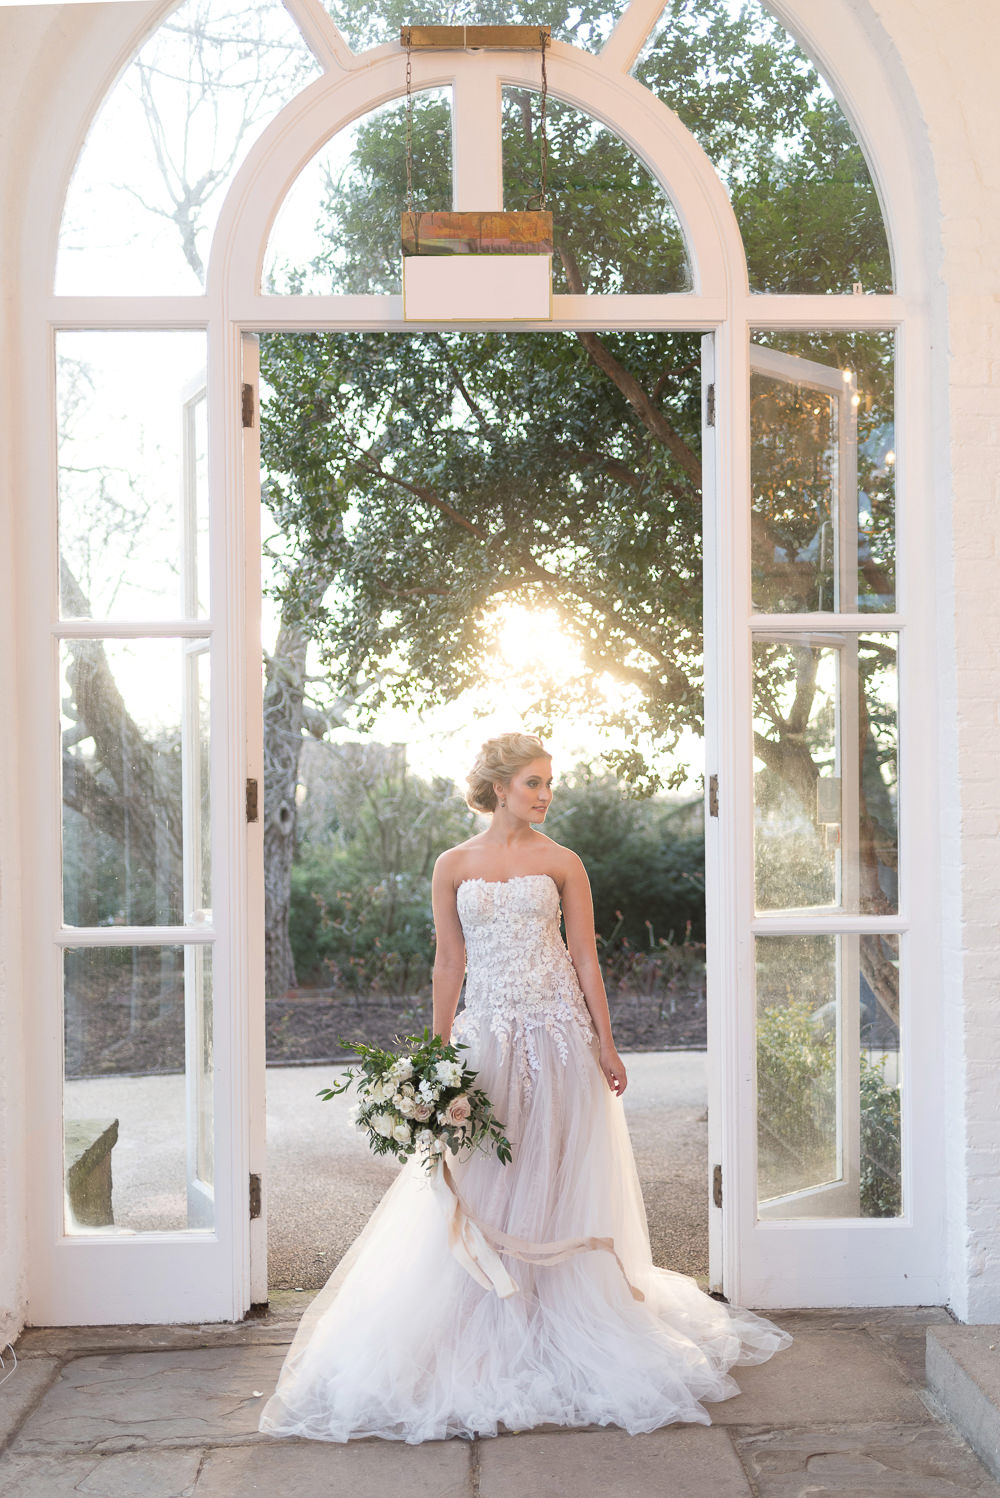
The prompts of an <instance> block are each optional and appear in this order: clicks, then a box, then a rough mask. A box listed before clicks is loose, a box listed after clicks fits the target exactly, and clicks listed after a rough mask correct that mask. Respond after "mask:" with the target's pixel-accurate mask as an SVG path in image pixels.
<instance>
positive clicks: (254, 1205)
mask: <svg viewBox="0 0 1000 1498" xmlns="http://www.w3.org/2000/svg"><path fill="white" fill-rule="evenodd" d="M259 1216H260V1176H258V1175H251V1176H250V1221H251V1222H255V1221H256V1219H257V1218H258V1217H259Z"/></svg>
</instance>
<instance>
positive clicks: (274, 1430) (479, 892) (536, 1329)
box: [260, 733, 791, 1442]
mask: <svg viewBox="0 0 1000 1498" xmlns="http://www.w3.org/2000/svg"><path fill="white" fill-rule="evenodd" d="M551 769H552V766H551V759H550V757H549V755H548V753H547V752H546V750H545V747H544V745H543V744H542V743H541V741H540V740H539V739H537V738H535V737H534V736H532V735H530V734H521V733H508V734H502V735H500V737H498V738H494V739H490V740H489V741H488V742H487V743H485V744H484V745H483V747H482V751H481V753H480V755H479V758H478V759H477V761H476V764H475V766H474V768H473V770H472V773H471V774H470V775H469V777H468V782H469V792H468V797H467V799H468V802H469V805H470V806H472V807H473V808H474V809H475V810H477V811H483V812H488V813H491V814H492V821H491V824H490V826H489V828H488V829H487V830H486V831H485V832H482V833H480V834H479V835H478V836H477V837H472V838H470V839H469V840H468V842H465V843H461V844H460V845H459V846H458V847H456V848H452V849H450V850H449V851H448V852H447V853H443V854H442V855H441V857H440V858H439V859H438V861H437V865H436V867H435V870H434V881H433V902H434V923H435V929H436V933H437V950H436V957H435V962H434V1029H435V1032H436V1033H437V1034H439V1035H441V1037H442V1038H443V1039H444V1040H445V1041H447V1040H449V1039H453V1040H454V1041H456V1042H459V1041H460V1042H462V1044H464V1045H466V1046H468V1047H469V1049H468V1052H467V1053H463V1057H464V1059H465V1060H466V1062H467V1064H468V1065H469V1066H471V1067H472V1068H474V1069H475V1070H477V1071H478V1073H479V1076H478V1079H477V1086H479V1087H481V1088H482V1089H483V1090H484V1091H485V1092H486V1093H487V1095H488V1096H489V1098H490V1099H491V1101H492V1103H493V1106H494V1109H495V1111H496V1114H497V1116H498V1117H499V1119H500V1121H501V1122H502V1123H503V1125H504V1129H505V1133H506V1134H507V1137H508V1138H509V1139H510V1141H511V1144H512V1146H513V1160H512V1162H511V1163H510V1164H509V1165H503V1164H501V1163H500V1162H499V1161H498V1160H497V1158H496V1156H495V1155H493V1154H486V1153H482V1152H476V1153H473V1154H472V1155H471V1156H470V1157H468V1158H458V1159H455V1158H454V1157H453V1158H452V1160H451V1162H450V1164H451V1170H450V1176H449V1178H448V1184H447V1185H443V1184H442V1181H441V1179H436V1180H433V1181H432V1180H431V1179H430V1178H429V1177H428V1174H427V1172H426V1171H425V1169H424V1168H423V1165H422V1163H421V1162H420V1160H419V1159H418V1158H416V1157H413V1158H411V1159H410V1160H409V1161H408V1162H407V1163H406V1165H405V1166H404V1167H403V1169H402V1170H401V1172H400V1174H399V1177H398V1179H397V1180H396V1181H395V1182H394V1184H393V1185H392V1186H391V1187H390V1188H389V1190H388V1191H387V1192H386V1194H385V1196H384V1197H383V1198H382V1201H381V1202H380V1203H379V1205H378V1207H377V1208H376V1210H375V1212H374V1213H373V1214H372V1216H371V1218H370V1220H369V1222H368V1224H367V1226H366V1227H365V1229H364V1231H363V1232H362V1233H361V1234H360V1236H359V1237H358V1238H357V1239H356V1241H355V1242H354V1244H353V1245H352V1247H351V1248H350V1249H349V1250H348V1252H347V1254H346V1255H345V1257H344V1259H343V1260H342V1261H341V1263H340V1265H339V1267H338V1268H337V1270H336V1272H335V1273H334V1275H333V1276H332V1278H331V1279H330V1280H329V1281H328V1283H327V1285H326V1287H325V1288H324V1289H323V1290H322V1291H320V1293H319V1295H318V1296H317V1298H316V1300H315V1301H314V1302H313V1304H312V1305H311V1306H310V1308H309V1310H308V1311H307V1312H306V1315H305V1316H304V1318H303V1321H302V1323H301V1325H300V1327H299V1330H298V1333H297V1335H296V1337H295V1340H294V1342H293V1344H292V1346H291V1348H290V1350H289V1353H288V1356H287V1358H286V1360H285V1363H284V1367H283V1368H282V1371H281V1375H280V1378H279V1380H278V1387H277V1391H276V1392H275V1394H274V1395H273V1396H272V1397H271V1399H270V1400H269V1401H268V1403H267V1404H266V1406H265V1408H264V1411H263V1413H262V1416H261V1421H260V1428H261V1430H263V1431H266V1432H268V1433H270V1434H271V1435H275V1436H306V1437H310V1438H312V1439H314V1440H323V1441H346V1440H349V1439H351V1438H352V1437H359V1436H382V1437H384V1438H386V1439H389V1440H401V1441H409V1442H418V1441H429V1440H439V1439H441V1438H443V1437H446V1436H466V1437H472V1436H475V1435H479V1436H490V1435H495V1434H496V1433H497V1431H498V1429H499V1428H500V1427H505V1428H506V1429H508V1430H524V1429H527V1428H529V1427H531V1426H537V1425H542V1424H546V1423H551V1424H556V1425H565V1426H573V1425H577V1426H578V1425H590V1424H599V1425H618V1426H621V1427H623V1428H624V1429H625V1430H627V1431H630V1432H632V1433H635V1432H639V1431H649V1430H654V1429H656V1428H657V1427H658V1426H661V1425H667V1424H670V1423H671V1422H672V1421H698V1422H700V1423H702V1424H706V1425H707V1424H709V1423H710V1417H709V1414H708V1411H707V1410H706V1409H705V1403H706V1402H707V1401H714V1400H720V1399H728V1398H730V1397H731V1396H732V1395H734V1394H738V1393H739V1388H738V1386H737V1384H736V1383H735V1382H734V1380H733V1379H732V1378H731V1377H730V1376H729V1373H728V1369H729V1368H730V1367H731V1366H732V1365H733V1364H736V1363H760V1362H763V1361H764V1360H765V1359H767V1358H769V1357H770V1356H771V1355H772V1353H774V1352H777V1351H778V1350H779V1349H780V1348H782V1347H785V1346H786V1345H787V1344H788V1342H789V1341H790V1340H791V1339H790V1337H789V1336H788V1335H787V1333H785V1332H783V1331H781V1330H779V1328H778V1327H776V1326H774V1325H773V1324H772V1323H771V1322H769V1321H765V1320H763V1319H761V1318H760V1317H758V1316H755V1315H753V1314H752V1313H751V1312H749V1311H743V1310H737V1309H735V1308H731V1307H726V1306H725V1305H722V1304H720V1303H719V1302H717V1301H715V1300H713V1299H711V1298H710V1297H709V1296H707V1295H705V1294H703V1293H702V1292H701V1291H700V1290H699V1289H698V1286H697V1285H696V1283H695V1282H694V1280H692V1279H689V1278H687V1277H686V1276H685V1275H681V1274H675V1273H673V1272H671V1271H670V1270H666V1269H660V1268H657V1267H656V1266H655V1265H654V1264H653V1262H652V1258H651V1255H650V1247H649V1235H648V1232H647V1228H646V1215H645V1210H644V1207H643V1202H642V1196H641V1193H640V1189H639V1181H638V1177H637V1175H636V1169H635V1161H634V1159H633V1155H632V1148H631V1144H630V1141H629V1137H628V1131H627V1128H626V1124H625V1117H624V1114H623V1111H622V1103H621V1095H622V1093H623V1092H624V1091H625V1087H626V1081H627V1078H626V1072H625V1065H624V1063H623V1061H622V1058H621V1057H620V1056H619V1054H618V1052H617V1050H616V1049H615V1044H614V1040H613V1038H612V1035H611V1022H610V1017H609V1014H608V1001H607V998H606V996H605V992H604V984H603V982H602V979H601V971H600V967H599V965H598V959H597V948H596V942H595V938H594V918H593V905H592V902H591V895H590V885H589V882H588V880H587V875H586V872H585V870H584V867H583V865H582V863H581V862H580V860H579V858H577V856H576V854H575V853H572V852H570V851H569V849H567V848H564V847H562V846H560V845H559V844H558V843H555V842H553V841H552V840H551V839H550V838H548V837H546V836H545V835H544V834H543V833H541V832H539V831H537V830H536V829H537V828H538V826H539V824H541V823H542V822H543V821H544V819H545V815H546V812H547V811H548V808H549V805H550V803H551V800H552V779H551ZM560 908H561V912H562V918H563V920H564V922H565V929H566V943H565V944H564V943H563V939H562V936H561V934H560ZM463 977H464V978H465V981H466V992H465V1007H464V1008H463V1010H462V1011H461V1013H459V1014H458V1016H457V1018H456V1010H457V1008H458V1001H459V996H460V993H461V989H462V981H463ZM442 1174H443V1173H442Z"/></svg>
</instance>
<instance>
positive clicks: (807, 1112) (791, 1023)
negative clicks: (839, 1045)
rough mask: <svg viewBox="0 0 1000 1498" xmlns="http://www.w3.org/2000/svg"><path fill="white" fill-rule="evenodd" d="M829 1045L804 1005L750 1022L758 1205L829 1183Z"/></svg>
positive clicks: (791, 1004) (832, 1162)
mask: <svg viewBox="0 0 1000 1498" xmlns="http://www.w3.org/2000/svg"><path fill="white" fill-rule="evenodd" d="M835 1085H836V1038H835V1036H834V1035H833V1034H832V1033H830V1032H823V1031H818V1030H817V1029H816V1027H815V1025H814V1024H813V1019H812V1005H811V1004H810V1003H809V1002H808V1000H806V999H789V1000H788V1002H787V1003H785V1004H773V1005H769V1006H768V1007H767V1008H765V1009H763V1010H762V1012H761V1013H760V1014H759V1016H758V1019H757V1131H758V1132H757V1146H758V1152H759V1167H758V1168H759V1177H760V1194H761V1197H762V1198H765V1199H766V1198H768V1197H771V1196H778V1195H781V1194H782V1192H784V1191H794V1190H796V1189H798V1188H799V1187H800V1186H805V1185H812V1184H814V1182H815V1181H817V1180H832V1179H833V1178H834V1176H835V1175H836V1159H835V1146H836V1097H835Z"/></svg>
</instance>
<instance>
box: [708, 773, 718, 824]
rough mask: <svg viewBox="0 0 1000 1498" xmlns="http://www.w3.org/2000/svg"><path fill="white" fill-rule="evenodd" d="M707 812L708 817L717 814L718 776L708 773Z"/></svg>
mask: <svg viewBox="0 0 1000 1498" xmlns="http://www.w3.org/2000/svg"><path fill="white" fill-rule="evenodd" d="M708 814H709V816H710V817H717V816H718V815H719V777H718V775H710V776H709V777H708Z"/></svg>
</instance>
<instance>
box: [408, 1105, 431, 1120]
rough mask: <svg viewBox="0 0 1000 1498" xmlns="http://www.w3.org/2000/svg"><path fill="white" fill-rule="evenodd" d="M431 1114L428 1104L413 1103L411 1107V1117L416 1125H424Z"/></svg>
mask: <svg viewBox="0 0 1000 1498" xmlns="http://www.w3.org/2000/svg"><path fill="white" fill-rule="evenodd" d="M433 1112H434V1109H433V1108H432V1107H431V1105H430V1103H415V1104H414V1106H413V1117H414V1118H415V1119H416V1120H417V1122H418V1123H426V1122H427V1120H428V1119H429V1118H430V1116H431V1114H432V1113H433Z"/></svg>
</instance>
